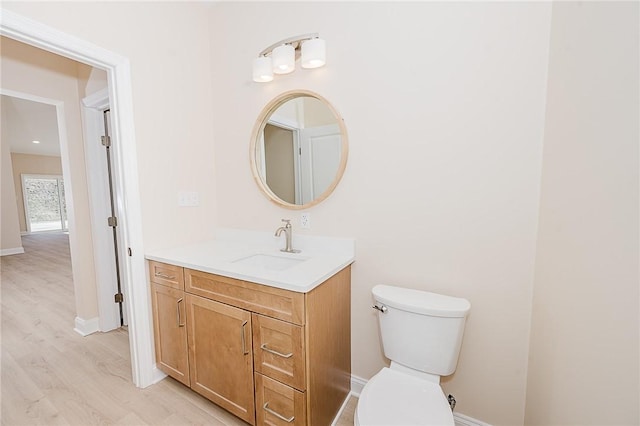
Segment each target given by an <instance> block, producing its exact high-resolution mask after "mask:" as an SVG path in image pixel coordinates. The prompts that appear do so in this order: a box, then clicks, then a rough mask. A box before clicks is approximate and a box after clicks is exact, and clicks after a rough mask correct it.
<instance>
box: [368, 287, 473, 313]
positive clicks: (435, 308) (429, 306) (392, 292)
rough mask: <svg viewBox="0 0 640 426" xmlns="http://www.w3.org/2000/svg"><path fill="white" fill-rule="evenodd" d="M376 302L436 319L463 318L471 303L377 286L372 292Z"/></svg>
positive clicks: (457, 298) (437, 295)
mask: <svg viewBox="0 0 640 426" xmlns="http://www.w3.org/2000/svg"><path fill="white" fill-rule="evenodd" d="M372 292H373V296H374V298H375V299H376V301H378V302H381V303H384V304H385V305H388V306H391V307H393V308H396V309H401V310H403V311H409V312H415V313H418V314H424V315H432V316H436V317H449V318H464V317H466V316H467V313H468V312H469V309H471V303H469V301H468V300H467V299H462V298H459V297H451V296H445V295H442V294H436V293H430V292H428V291H422V290H414V289H410V288H402V287H394V286H389V285H377V286H375V287H374V288H373V290H372Z"/></svg>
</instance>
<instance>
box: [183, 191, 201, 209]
mask: <svg viewBox="0 0 640 426" xmlns="http://www.w3.org/2000/svg"><path fill="white" fill-rule="evenodd" d="M178 205H179V206H181V207H195V206H199V205H200V197H199V195H198V193H197V192H195V191H188V192H187V191H180V192H179V193H178Z"/></svg>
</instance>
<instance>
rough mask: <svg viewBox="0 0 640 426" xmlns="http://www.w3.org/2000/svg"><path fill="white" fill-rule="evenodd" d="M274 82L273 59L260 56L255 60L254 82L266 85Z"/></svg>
mask: <svg viewBox="0 0 640 426" xmlns="http://www.w3.org/2000/svg"><path fill="white" fill-rule="evenodd" d="M272 80H273V65H272V61H271V58H270V57H268V56H260V57H259V58H256V59H254V60H253V81H257V82H258V83H266V82H268V81H272Z"/></svg>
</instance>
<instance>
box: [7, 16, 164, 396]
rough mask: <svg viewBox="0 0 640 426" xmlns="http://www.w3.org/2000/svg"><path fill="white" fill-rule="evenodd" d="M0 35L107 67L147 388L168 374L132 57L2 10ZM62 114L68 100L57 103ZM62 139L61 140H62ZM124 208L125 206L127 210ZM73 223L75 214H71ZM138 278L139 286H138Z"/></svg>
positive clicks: (135, 363) (135, 351) (137, 376)
mask: <svg viewBox="0 0 640 426" xmlns="http://www.w3.org/2000/svg"><path fill="white" fill-rule="evenodd" d="M0 34H1V35H3V36H5V37H8V38H11V39H14V40H17V41H21V42H23V43H26V44H29V45H31V46H34V47H37V48H40V49H43V50H45V51H49V52H53V53H55V54H58V55H61V56H64V57H67V58H70V59H73V60H76V61H78V62H81V63H84V64H86V65H89V66H92V67H98V68H101V69H104V70H106V71H107V74H108V82H109V92H110V97H111V99H112V100H113V103H112V108H111V110H112V115H113V123H112V124H113V133H114V134H115V135H117V139H118V140H119V141H122V143H121V144H119V146H118V147H117V149H116V150H115V152H114V164H115V167H114V173H115V175H116V176H118V177H119V179H118V180H117V183H116V185H117V191H116V192H117V193H118V194H120V195H119V196H120V197H121V199H120V200H119V202H118V203H117V205H118V209H119V211H118V214H119V219H120V220H119V224H120V226H121V232H122V236H123V244H122V245H121V246H120V248H119V250H120V254H121V258H122V259H123V262H122V263H123V265H122V266H123V268H122V275H123V285H124V287H125V289H126V291H127V293H128V294H129V298H128V300H126V301H125V304H126V306H127V308H128V312H129V318H128V319H129V339H130V350H131V369H132V376H133V382H134V384H135V385H136V386H138V387H146V386H149V385H150V384H152V383H155V382H157V381H159V380H161V379H162V378H163V377H164V374H162V373H161V372H159V371H158V370H157V369H156V368H155V360H154V350H153V328H152V325H151V322H150V321H149V318H150V317H151V313H150V306H151V304H150V300H149V299H150V296H149V292H148V288H147V287H146V286H144V285H139V283H144V282H146V270H145V260H144V249H143V237H142V217H141V209H140V200H139V196H138V194H139V189H138V169H137V159H136V149H135V131H134V126H133V102H132V88H131V72H130V66H129V60H128V59H127V58H125V57H122V56H119V55H117V54H114V53H112V52H110V51H108V50H105V49H104V48H102V47H100V46H96V45H93V44H92V43H90V42H87V41H86V40H82V39H79V38H77V37H75V36H71V35H69V34H66V33H64V32H61V31H58V30H56V29H54V28H51V27H48V26H46V25H44V24H41V23H39V22H37V21H34V20H32V19H25V18H24V17H22V16H20V15H18V14H16V13H13V12H11V11H7V10H3V16H2V21H0ZM53 104H55V105H56V106H57V111H58V114H59V116H61V117H63V110H64V104H63V103H60V102H56V101H54V102H53ZM62 142H63V141H61V143H62ZM124 206H126V210H124ZM69 220H70V226H71V224H72V222H73V217H72V216H71V215H70V217H69ZM134 282H135V283H136V285H134Z"/></svg>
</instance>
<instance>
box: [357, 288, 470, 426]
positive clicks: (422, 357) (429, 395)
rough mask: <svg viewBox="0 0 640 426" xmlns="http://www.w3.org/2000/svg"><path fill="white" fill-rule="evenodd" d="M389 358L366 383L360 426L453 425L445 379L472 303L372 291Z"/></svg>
mask: <svg viewBox="0 0 640 426" xmlns="http://www.w3.org/2000/svg"><path fill="white" fill-rule="evenodd" d="M373 297H374V299H375V301H376V304H375V306H374V308H376V309H377V310H378V311H379V312H378V320H379V323H380V334H381V336H382V345H383V347H384V354H385V356H386V357H387V358H389V359H390V360H391V366H390V368H387V367H385V368H383V369H382V370H380V371H379V372H378V374H376V375H375V376H373V377H372V378H371V380H369V382H368V383H367V384H366V385H365V387H364V389H363V390H362V393H361V394H360V399H359V401H358V406H357V407H356V412H355V416H354V424H355V425H356V426H376V425H379V426H392V425H398V426H399V425H402V426H418V425H420V426H422V425H453V424H454V423H453V414H452V412H451V407H450V406H449V402H448V401H447V397H446V396H445V395H444V393H443V391H442V388H441V387H440V376H448V375H449V374H452V373H453V372H454V371H455V369H456V364H457V362H458V354H459V353H460V346H461V344H462V334H463V332H464V323H465V319H466V316H467V313H468V312H469V309H470V308H471V304H470V303H469V302H468V301H467V300H465V299H460V298H456V297H449V296H443V295H440V294H435V293H428V292H425V291H419V290H411V289H406V288H400V287H391V286H387V285H378V286H375V287H374V288H373Z"/></svg>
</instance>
